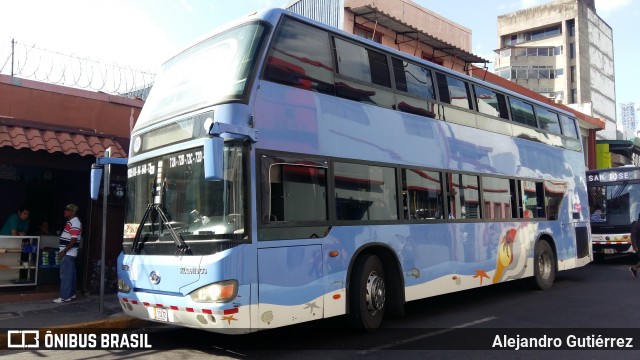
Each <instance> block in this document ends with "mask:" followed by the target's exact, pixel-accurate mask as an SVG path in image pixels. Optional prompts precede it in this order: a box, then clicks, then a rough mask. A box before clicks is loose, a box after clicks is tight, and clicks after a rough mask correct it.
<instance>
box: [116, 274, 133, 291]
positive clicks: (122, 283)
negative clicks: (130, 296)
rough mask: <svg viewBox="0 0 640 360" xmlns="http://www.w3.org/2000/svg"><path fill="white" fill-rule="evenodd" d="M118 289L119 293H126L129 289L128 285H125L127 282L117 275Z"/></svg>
mask: <svg viewBox="0 0 640 360" xmlns="http://www.w3.org/2000/svg"><path fill="white" fill-rule="evenodd" d="M118 291H119V292H121V293H128V292H129V291H131V288H130V287H129V285H127V283H126V282H125V281H124V280H122V278H120V277H118Z"/></svg>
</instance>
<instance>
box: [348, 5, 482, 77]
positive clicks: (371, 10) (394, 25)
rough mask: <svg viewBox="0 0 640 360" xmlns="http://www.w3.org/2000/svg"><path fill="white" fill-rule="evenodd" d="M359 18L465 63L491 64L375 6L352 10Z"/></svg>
mask: <svg viewBox="0 0 640 360" xmlns="http://www.w3.org/2000/svg"><path fill="white" fill-rule="evenodd" d="M350 10H351V11H352V12H353V13H354V14H356V15H357V16H360V17H363V18H365V19H367V20H369V21H372V22H377V23H378V24H380V25H382V26H384V27H386V28H389V29H391V30H393V31H394V32H396V33H397V34H404V35H405V36H407V37H409V38H412V39H413V40H417V41H419V42H421V43H424V44H427V45H429V46H430V47H432V48H434V49H436V50H439V51H442V52H443V53H445V54H447V55H449V56H453V57H455V58H458V59H461V60H462V61H464V62H465V63H485V64H486V63H489V60H485V59H483V58H481V57H480V56H476V55H474V54H472V53H470V52H468V51H465V50H463V49H461V48H459V47H457V46H455V45H452V44H449V43H448V42H446V41H444V40H441V39H438V38H437V37H435V36H431V35H429V34H427V33H425V32H423V31H421V30H419V29H418V28H416V27H415V26H412V25H409V24H407V23H405V22H403V21H402V20H399V19H396V18H395V17H393V16H392V15H390V14H387V13H385V12H384V11H383V10H381V9H379V8H378V7H376V6H375V5H365V6H359V7H354V8H351V9H350Z"/></svg>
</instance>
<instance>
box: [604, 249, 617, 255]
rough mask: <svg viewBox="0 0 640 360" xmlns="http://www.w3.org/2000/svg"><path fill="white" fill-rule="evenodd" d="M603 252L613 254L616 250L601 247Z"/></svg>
mask: <svg viewBox="0 0 640 360" xmlns="http://www.w3.org/2000/svg"><path fill="white" fill-rule="evenodd" d="M603 252H604V253H605V254H615V253H616V251H615V250H614V249H603Z"/></svg>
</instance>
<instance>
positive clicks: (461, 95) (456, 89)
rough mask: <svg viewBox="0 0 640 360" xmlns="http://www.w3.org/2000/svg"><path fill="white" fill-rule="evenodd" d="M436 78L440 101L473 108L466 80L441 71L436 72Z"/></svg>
mask: <svg viewBox="0 0 640 360" xmlns="http://www.w3.org/2000/svg"><path fill="white" fill-rule="evenodd" d="M436 79H437V80H438V94H439V95H440V101H442V102H445V103H447V104H451V105H454V106H458V107H461V108H464V109H473V106H472V105H471V97H470V96H469V95H470V94H469V86H468V85H467V83H466V82H465V81H462V80H460V79H458V78H455V77H453V76H449V75H444V74H441V73H437V74H436Z"/></svg>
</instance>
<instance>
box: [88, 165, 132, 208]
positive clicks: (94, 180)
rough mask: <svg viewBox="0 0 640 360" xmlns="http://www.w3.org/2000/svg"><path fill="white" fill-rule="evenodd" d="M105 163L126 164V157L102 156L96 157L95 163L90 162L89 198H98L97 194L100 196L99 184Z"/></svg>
mask: <svg viewBox="0 0 640 360" xmlns="http://www.w3.org/2000/svg"><path fill="white" fill-rule="evenodd" d="M105 165H127V159H126V158H114V157H108V156H103V157H99V158H97V159H96V163H95V164H91V178H90V182H91V183H90V184H89V185H90V189H89V194H90V196H91V200H98V196H100V184H101V182H102V173H103V172H104V166H105Z"/></svg>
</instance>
